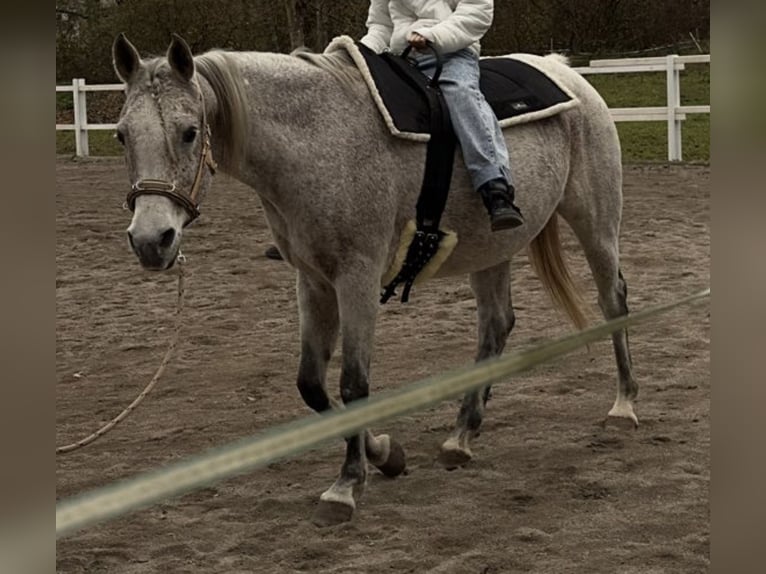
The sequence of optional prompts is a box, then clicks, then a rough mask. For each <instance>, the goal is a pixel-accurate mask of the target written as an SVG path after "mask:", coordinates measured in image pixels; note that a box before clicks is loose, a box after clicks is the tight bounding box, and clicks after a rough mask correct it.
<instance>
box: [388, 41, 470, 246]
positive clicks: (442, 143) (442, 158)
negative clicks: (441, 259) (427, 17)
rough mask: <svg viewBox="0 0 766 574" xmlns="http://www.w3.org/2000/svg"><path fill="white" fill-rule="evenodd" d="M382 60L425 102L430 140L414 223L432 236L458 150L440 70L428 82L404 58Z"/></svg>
mask: <svg viewBox="0 0 766 574" xmlns="http://www.w3.org/2000/svg"><path fill="white" fill-rule="evenodd" d="M434 52H435V50H434ZM405 55H406V53H405ZM381 56H382V57H383V58H385V59H386V60H387V61H388V62H389V63H390V64H391V67H392V69H393V70H394V71H395V72H396V73H397V74H398V75H399V76H400V77H401V78H402V79H403V80H404V81H406V82H407V83H408V84H409V85H410V86H412V87H414V88H415V89H416V90H417V91H418V92H420V94H421V95H422V96H423V97H424V98H425V99H426V100H427V101H428V109H429V111H430V115H431V139H430V140H429V141H428V146H427V149H426V167H425V173H424V174H423V183H422V185H421V188H420V196H419V197H418V203H417V223H418V229H419V230H422V231H425V232H427V233H435V232H436V231H438V229H439V222H440V221H441V216H442V213H443V212H444V207H445V206H446V205H447V195H448V193H449V188H450V184H451V182H452V168H453V165H454V160H455V149H456V146H457V140H456V138H455V132H454V130H453V129H452V121H451V120H450V114H449V109H448V108H447V103H446V102H445V100H444V94H442V91H441V89H440V88H439V85H438V73H439V71H440V70H437V74H435V75H434V79H433V80H429V79H428V77H427V76H426V75H425V74H423V73H422V72H421V71H420V70H418V69H417V68H416V67H415V65H414V64H413V63H412V62H411V61H410V60H407V59H406V58H405V57H401V56H394V55H393V54H391V53H389V52H384V53H382V54H381ZM437 58H438V54H437ZM434 80H436V81H434Z"/></svg>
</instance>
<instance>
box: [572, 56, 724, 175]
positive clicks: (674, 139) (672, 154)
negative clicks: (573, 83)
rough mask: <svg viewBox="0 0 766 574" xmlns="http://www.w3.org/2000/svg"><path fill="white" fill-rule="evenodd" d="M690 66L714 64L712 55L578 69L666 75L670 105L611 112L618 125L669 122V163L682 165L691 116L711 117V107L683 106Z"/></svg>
mask: <svg viewBox="0 0 766 574" xmlns="http://www.w3.org/2000/svg"><path fill="white" fill-rule="evenodd" d="M686 64H710V54H705V55H699V56H676V55H671V56H664V57H663V56H660V57H657V58H632V59H620V60H591V62H590V66H588V67H587V68H575V70H577V71H578V72H580V73H581V74H583V75H585V74H624V73H635V72H665V76H666V78H667V79H666V86H667V103H666V105H665V106H662V107H651V108H610V109H609V111H610V112H611V113H612V117H613V118H614V121H616V122H652V121H666V122H667V124H668V160H670V161H681V160H682V159H683V150H682V146H681V123H682V122H683V121H684V120H685V119H686V115H687V114H709V113H710V105H706V106H682V105H681V72H682V71H683V70H684V69H685V67H686Z"/></svg>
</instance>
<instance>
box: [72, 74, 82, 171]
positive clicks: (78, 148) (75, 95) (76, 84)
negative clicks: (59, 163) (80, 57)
mask: <svg viewBox="0 0 766 574" xmlns="http://www.w3.org/2000/svg"><path fill="white" fill-rule="evenodd" d="M72 108H73V109H74V149H75V154H76V155H77V156H78V157H79V156H81V155H82V142H81V141H80V138H81V137H82V130H81V129H80V125H81V122H82V120H81V119H80V80H78V79H77V78H74V79H73V80H72Z"/></svg>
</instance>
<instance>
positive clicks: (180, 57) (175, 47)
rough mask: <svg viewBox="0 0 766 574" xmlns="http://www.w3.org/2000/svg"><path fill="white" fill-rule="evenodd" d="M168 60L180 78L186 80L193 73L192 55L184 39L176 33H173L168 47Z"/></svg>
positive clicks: (189, 78) (190, 77)
mask: <svg viewBox="0 0 766 574" xmlns="http://www.w3.org/2000/svg"><path fill="white" fill-rule="evenodd" d="M168 62H170V67H171V68H172V69H173V71H174V72H175V73H176V74H178V75H179V76H180V78H181V79H182V80H184V81H185V82H188V81H189V80H191V79H192V76H193V75H194V56H193V55H192V51H191V48H189V44H187V43H186V40H184V39H183V38H181V36H179V35H178V34H173V41H172V42H170V47H169V48H168Z"/></svg>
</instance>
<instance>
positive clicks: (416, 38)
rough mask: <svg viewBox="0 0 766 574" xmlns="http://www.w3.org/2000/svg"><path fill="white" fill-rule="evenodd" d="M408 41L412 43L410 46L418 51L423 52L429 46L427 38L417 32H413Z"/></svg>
mask: <svg viewBox="0 0 766 574" xmlns="http://www.w3.org/2000/svg"><path fill="white" fill-rule="evenodd" d="M407 41H408V42H409V43H410V46H412V47H413V48H416V49H418V50H423V49H425V48H426V47H427V46H428V40H427V39H426V38H425V36H421V35H420V34H418V33H417V32H411V33H410V35H409V37H408V38H407Z"/></svg>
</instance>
